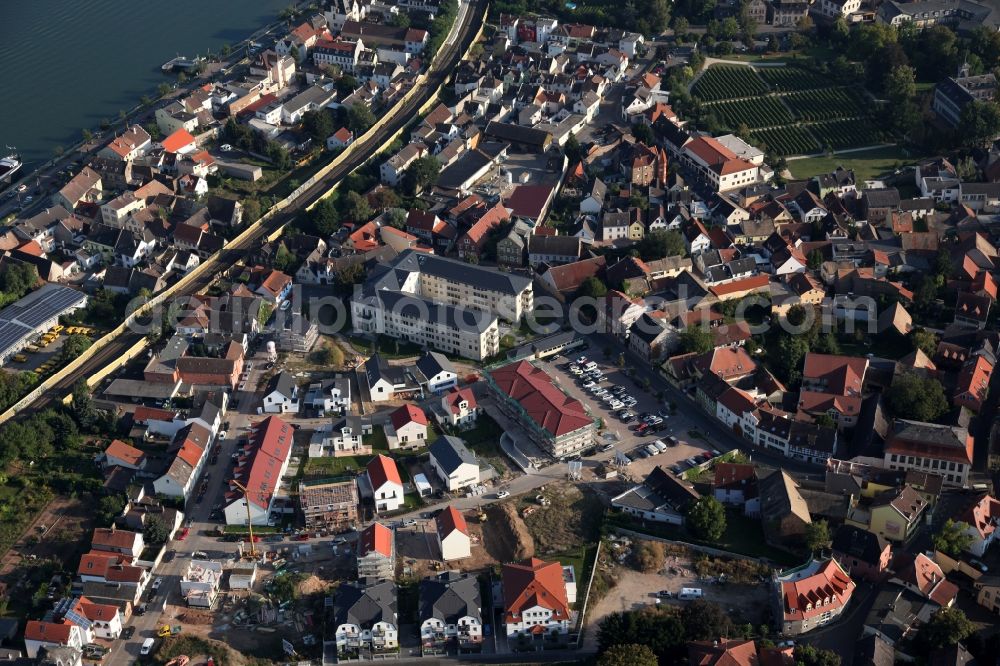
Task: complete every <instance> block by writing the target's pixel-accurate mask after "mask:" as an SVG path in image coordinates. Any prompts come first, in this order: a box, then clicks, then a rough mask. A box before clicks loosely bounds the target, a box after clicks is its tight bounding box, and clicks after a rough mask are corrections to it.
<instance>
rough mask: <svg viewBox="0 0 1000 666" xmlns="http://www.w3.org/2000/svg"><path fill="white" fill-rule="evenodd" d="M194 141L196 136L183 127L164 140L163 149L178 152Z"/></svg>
mask: <svg viewBox="0 0 1000 666" xmlns="http://www.w3.org/2000/svg"><path fill="white" fill-rule="evenodd" d="M192 143H194V137H193V136H192V135H191V132H188V131H187V130H186V129H184V128H183V127H182V128H180V129H179V130H177V131H176V132H174V133H173V134H171V135H170V136H168V137H167V138H166V139H164V140H163V144H162V145H163V150H165V151H166V152H168V153H176V152H178V151H179V150H181V149H182V148H184V147H185V146H189V145H191V144H192Z"/></svg>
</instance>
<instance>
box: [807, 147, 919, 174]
mask: <svg viewBox="0 0 1000 666" xmlns="http://www.w3.org/2000/svg"><path fill="white" fill-rule="evenodd" d="M920 157H922V155H921V154H920V153H919V152H914V151H912V150H907V149H905V148H902V147H900V146H885V147H882V148H872V149H870V150H862V151H858V152H854V153H845V154H842V155H832V156H829V157H827V156H823V157H807V158H804V159H801V160H792V161H790V162H789V163H788V170H789V171H790V172H791V173H792V177H793V178H810V177H812V176H815V175H816V174H820V173H830V172H831V171H833V170H834V169H836V168H837V167H838V166H842V167H844V168H845V169H854V175H855V176H856V177H857V179H858V180H859V181H861V180H871V179H873V178H877V177H879V176H882V175H885V174H887V173H892V172H893V171H894V170H895V169H897V168H898V167H899V165H901V164H910V163H912V162H913V161H914V160H917V159H920Z"/></svg>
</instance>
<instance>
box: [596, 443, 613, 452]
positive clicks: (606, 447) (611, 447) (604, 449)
mask: <svg viewBox="0 0 1000 666" xmlns="http://www.w3.org/2000/svg"><path fill="white" fill-rule="evenodd" d="M613 448H615V445H614V444H605V445H604V446H602V447H601V448H600V449H599V450H600V452H601V453H607V452H608V451H610V450H611V449H613Z"/></svg>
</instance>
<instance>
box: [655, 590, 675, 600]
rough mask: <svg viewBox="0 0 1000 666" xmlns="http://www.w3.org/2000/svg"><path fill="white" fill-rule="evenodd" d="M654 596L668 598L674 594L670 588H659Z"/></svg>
mask: <svg viewBox="0 0 1000 666" xmlns="http://www.w3.org/2000/svg"><path fill="white" fill-rule="evenodd" d="M656 596H657V597H659V598H660V599H670V598H671V597H673V596H674V593H673V592H671V591H670V590H660V591H659V592H657V593H656Z"/></svg>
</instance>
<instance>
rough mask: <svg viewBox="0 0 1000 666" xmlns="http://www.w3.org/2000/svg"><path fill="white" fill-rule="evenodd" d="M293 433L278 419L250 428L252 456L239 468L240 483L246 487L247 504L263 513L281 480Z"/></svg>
mask: <svg viewBox="0 0 1000 666" xmlns="http://www.w3.org/2000/svg"><path fill="white" fill-rule="evenodd" d="M294 435H295V431H294V430H293V429H292V426H290V425H288V424H287V423H285V422H284V421H282V420H281V419H280V418H278V417H277V416H269V417H267V418H266V419H264V420H263V421H261V422H260V423H258V424H256V425H255V426H253V430H252V432H251V434H250V445H251V447H252V449H251V450H252V453H251V454H250V456H251V460H250V462H249V464H248V465H242V466H241V471H242V472H243V473H242V474H240V476H242V477H243V478H242V479H239V481H240V483H242V484H243V485H244V486H246V489H247V491H248V492H247V501H249V502H250V503H251V504H255V505H257V506H258V507H260V508H261V509H263V510H265V511H266V510H268V509H269V508H270V506H271V498H272V497H273V496H274V491H275V489H276V488H277V487H278V482H279V481H281V468H282V466H283V465H284V464H285V461H286V460H288V456H289V454H290V453H291V451H292V440H293V438H294Z"/></svg>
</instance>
